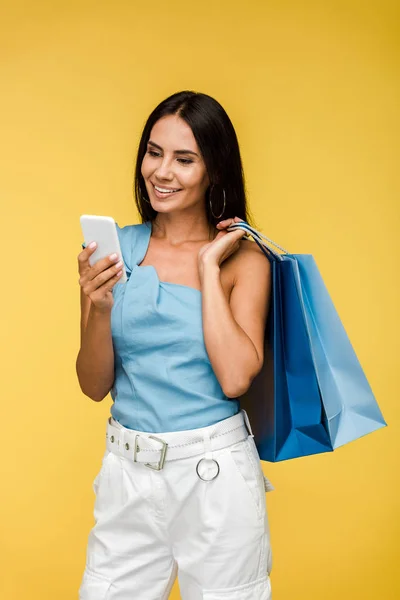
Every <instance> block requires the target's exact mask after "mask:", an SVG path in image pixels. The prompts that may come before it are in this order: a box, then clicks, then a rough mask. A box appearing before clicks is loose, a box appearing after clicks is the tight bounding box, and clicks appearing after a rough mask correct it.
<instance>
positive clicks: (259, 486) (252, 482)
mask: <svg viewBox="0 0 400 600" xmlns="http://www.w3.org/2000/svg"><path fill="white" fill-rule="evenodd" d="M227 455H228V457H229V458H230V459H231V462H232V465H233V468H234V470H235V471H236V473H237V476H238V479H239V481H240V483H241V485H242V486H243V487H244V488H245V490H246V493H247V494H248V497H249V498H251V500H252V502H253V505H254V507H255V509H256V514H257V517H258V518H259V519H261V518H262V517H263V516H264V515H265V510H266V505H265V489H264V474H263V472H262V469H261V465H260V463H259V462H258V464H257V462H256V459H255V457H254V456H253V453H252V449H251V447H250V446H249V442H248V439H246V440H244V441H242V442H239V443H237V444H233V446H230V447H229V448H228V449H227Z"/></svg>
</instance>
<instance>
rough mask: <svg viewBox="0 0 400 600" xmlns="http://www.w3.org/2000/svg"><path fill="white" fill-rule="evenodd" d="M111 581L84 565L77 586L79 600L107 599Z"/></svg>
mask: <svg viewBox="0 0 400 600" xmlns="http://www.w3.org/2000/svg"><path fill="white" fill-rule="evenodd" d="M110 587H111V581H110V580H109V579H106V578H105V577H102V576H101V575H98V574H97V573H95V572H94V571H92V570H91V569H89V567H88V566H87V565H86V568H85V571H84V573H83V579H82V583H81V585H80V588H79V600H107V597H108V592H109V590H110Z"/></svg>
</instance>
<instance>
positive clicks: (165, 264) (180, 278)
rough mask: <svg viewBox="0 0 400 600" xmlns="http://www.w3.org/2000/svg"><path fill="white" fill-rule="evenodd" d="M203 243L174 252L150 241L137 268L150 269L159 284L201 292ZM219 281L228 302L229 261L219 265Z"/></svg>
mask: <svg viewBox="0 0 400 600" xmlns="http://www.w3.org/2000/svg"><path fill="white" fill-rule="evenodd" d="M203 245H204V242H203V243H201V244H198V245H191V247H190V248H187V249H184V250H181V249H180V250H175V249H171V248H168V247H166V246H163V245H162V244H158V243H157V241H156V240H151V243H150V245H149V247H148V249H147V252H146V255H145V257H144V259H143V260H142V262H140V264H138V265H137V266H138V267H139V268H141V267H152V268H153V269H154V270H155V272H156V274H157V277H158V279H159V281H160V282H161V283H171V284H175V285H180V286H184V287H188V288H194V289H196V290H198V291H202V284H201V278H200V270H199V258H198V254H199V250H200V248H201V247H202V246H203ZM220 281H221V286H222V289H223V291H224V294H225V297H226V298H227V300H228V301H229V298H230V294H231V291H232V288H233V282H234V273H233V268H232V265H231V263H230V261H229V259H228V260H227V261H225V262H223V263H222V264H221V265H220Z"/></svg>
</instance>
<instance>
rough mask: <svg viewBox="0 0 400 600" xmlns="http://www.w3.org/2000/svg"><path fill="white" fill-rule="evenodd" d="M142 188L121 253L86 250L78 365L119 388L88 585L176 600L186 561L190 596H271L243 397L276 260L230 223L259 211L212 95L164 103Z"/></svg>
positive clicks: (95, 380) (156, 114) (95, 393)
mask: <svg viewBox="0 0 400 600" xmlns="http://www.w3.org/2000/svg"><path fill="white" fill-rule="evenodd" d="M135 192H136V204H137V207H138V211H139V214H140V216H141V220H142V223H140V224H135V225H127V226H125V227H119V226H118V225H117V231H118V235H119V239H120V244H121V252H122V261H120V262H118V263H116V260H118V257H117V258H116V259H113V258H110V257H106V258H104V259H102V260H100V261H98V262H97V263H96V264H95V265H94V266H93V267H90V265H89V257H90V255H91V253H92V252H94V248H90V247H89V246H88V247H87V248H84V250H82V252H81V253H80V254H79V257H78V260H79V272H80V280H79V283H80V285H81V307H82V319H81V348H80V352H79V355H78V358H77V374H78V378H79V382H80V386H81V389H82V391H83V392H84V393H85V394H86V395H87V396H89V397H90V398H92V399H93V400H95V401H97V402H100V401H101V400H103V399H104V398H105V397H106V396H107V394H108V393H109V392H111V396H112V399H113V404H112V407H111V417H110V418H109V419H108V422H107V428H106V450H105V454H104V457H103V462H102V466H101V469H100V472H99V474H98V475H97V477H96V479H95V481H94V484H93V487H94V491H95V494H96V501H95V506H94V517H95V526H94V527H93V529H92V530H91V532H90V534H89V541H88V548H87V560H86V568H85V571H84V574H83V580H82V583H81V586H80V598H81V599H82V600H83V599H85V600H117V599H118V600H128V598H129V599H131V598H136V599H137V600H156V599H157V600H159V599H167V598H168V596H169V592H170V590H171V587H172V585H173V583H174V580H175V578H176V576H177V575H178V580H179V587H180V593H181V597H182V599H183V600H200V599H205V600H223V599H224V600H228V599H229V600H231V599H237V600H267V599H269V598H271V585H270V579H269V573H270V570H271V566H272V553H271V547H270V534H269V525H268V517H267V513H266V504H265V489H267V488H265V487H264V483H265V482H264V477H263V472H262V469H261V464H260V459H259V455H258V452H257V449H256V446H255V443H254V440H253V437H252V432H251V426H250V423H249V421H248V418H247V414H246V413H245V412H244V411H241V410H240V396H241V394H243V393H244V392H245V391H246V390H247V389H248V387H249V386H250V383H251V381H252V379H253V378H254V377H255V375H256V374H257V373H258V372H259V371H260V369H261V367H262V364H263V339H264V329H265V323H266V318H267V307H268V302H269V294H270V286H271V281H270V280H271V275H270V264H269V261H268V260H266V258H265V256H264V255H263V253H262V252H261V250H259V248H258V246H257V244H255V243H252V242H251V241H250V240H249V239H246V238H243V236H244V235H245V234H244V232H243V230H232V231H228V227H229V225H230V224H231V223H232V222H234V221H238V220H245V221H247V222H249V220H248V218H247V208H246V200H245V190H244V180H243V172H242V164H241V158H240V152H239V146H238V142H237V138H236V134H235V130H234V128H233V125H232V123H231V121H230V119H229V117H228V116H227V114H226V112H225V111H224V109H223V108H222V106H221V105H220V104H219V103H218V102H217V101H216V100H214V99H213V98H211V97H210V96H208V95H206V94H200V93H195V92H191V91H183V92H180V93H176V94H173V95H172V96H170V97H169V98H167V99H166V100H164V101H163V102H161V104H159V106H157V107H156V108H155V110H154V111H153V112H152V113H151V115H150V116H149V118H148V120H147V122H146V124H145V127H144V130H143V133H142V137H141V140H140V144H139V149H138V157H137V164H136V176H135ZM242 238H243V239H242ZM122 264H124V265H125V269H126V273H127V276H128V281H127V282H126V283H121V284H118V285H116V284H117V283H118V279H119V278H120V275H121V266H122ZM255 284H256V285H255ZM178 569H179V570H178Z"/></svg>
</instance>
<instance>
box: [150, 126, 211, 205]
mask: <svg viewBox="0 0 400 600" xmlns="http://www.w3.org/2000/svg"><path fill="white" fill-rule="evenodd" d="M141 173H142V176H143V178H144V181H145V184H146V189H147V193H148V195H149V199H150V201H151V205H152V207H153V208H154V210H156V211H157V212H170V211H174V210H184V209H186V208H189V207H193V206H194V205H196V204H201V205H202V207H203V204H204V198H205V192H206V190H207V188H208V186H209V183H210V182H209V178H208V175H207V172H206V167H205V164H204V161H203V158H202V156H201V154H200V150H199V148H198V146H197V143H196V140H195V138H194V135H193V132H192V130H191V129H190V127H189V125H188V124H187V123H186V122H185V121H184V120H183V119H181V118H179V117H178V116H176V115H168V116H166V117H163V118H161V119H159V120H158V121H157V123H155V125H154V126H153V128H152V130H151V133H150V138H149V141H148V144H147V151H146V154H145V155H144V158H143V161H142V168H141ZM154 186H157V187H158V188H161V190H163V189H164V190H165V189H167V188H168V189H169V190H173V191H172V192H166V193H163V192H162V191H160V192H159V191H157V190H156V188H155V187H154ZM174 190H179V191H174Z"/></svg>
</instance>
